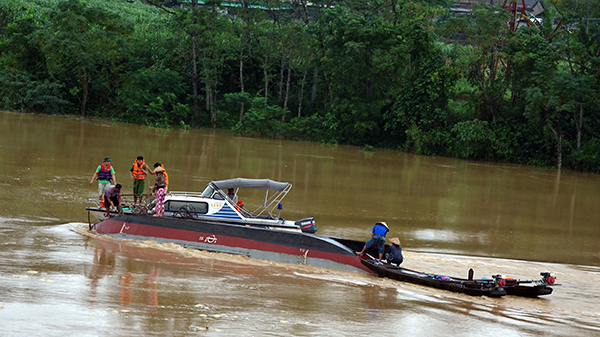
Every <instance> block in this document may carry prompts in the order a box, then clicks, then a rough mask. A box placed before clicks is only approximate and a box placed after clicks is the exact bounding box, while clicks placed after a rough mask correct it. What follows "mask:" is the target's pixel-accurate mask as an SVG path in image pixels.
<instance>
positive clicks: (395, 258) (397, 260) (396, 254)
mask: <svg viewBox="0 0 600 337" xmlns="http://www.w3.org/2000/svg"><path fill="white" fill-rule="evenodd" d="M390 242H391V243H392V245H391V246H390V249H388V252H387V253H386V254H385V259H386V260H387V262H389V263H393V264H396V265H398V266H399V265H400V264H401V263H402V262H403V261H404V257H403V256H402V247H401V246H400V239H398V238H391V239H390Z"/></svg>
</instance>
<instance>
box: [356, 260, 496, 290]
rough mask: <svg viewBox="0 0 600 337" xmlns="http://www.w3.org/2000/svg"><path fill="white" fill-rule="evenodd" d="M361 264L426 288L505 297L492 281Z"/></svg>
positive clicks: (389, 266)
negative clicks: (440, 276) (439, 275)
mask: <svg viewBox="0 0 600 337" xmlns="http://www.w3.org/2000/svg"><path fill="white" fill-rule="evenodd" d="M362 263H363V264H364V265H365V266H367V267H368V268H369V269H371V270H372V271H373V272H374V273H375V274H377V275H379V276H382V277H387V278H390V279H394V280H398V281H404V282H409V283H414V284H419V285H423V286H427V287H432V288H437V289H443V290H449V291H452V292H456V293H463V294H466V295H471V296H488V297H500V296H504V295H506V291H505V290H504V289H503V288H501V287H497V286H495V285H494V282H493V280H463V279H455V278H453V279H452V281H450V280H442V279H438V278H437V277H436V276H438V275H432V274H426V273H422V272H418V271H414V270H410V269H406V268H401V267H395V266H392V265H390V264H377V263H376V261H373V260H371V261H367V260H363V261H362Z"/></svg>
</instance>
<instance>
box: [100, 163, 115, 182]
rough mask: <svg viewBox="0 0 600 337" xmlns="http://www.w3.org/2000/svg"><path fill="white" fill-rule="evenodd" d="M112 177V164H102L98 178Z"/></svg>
mask: <svg viewBox="0 0 600 337" xmlns="http://www.w3.org/2000/svg"><path fill="white" fill-rule="evenodd" d="M111 178H112V174H110V164H108V165H107V166H104V164H100V172H98V180H108V181H110V179H111Z"/></svg>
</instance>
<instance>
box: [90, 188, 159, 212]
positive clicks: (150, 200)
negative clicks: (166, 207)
mask: <svg viewBox="0 0 600 337" xmlns="http://www.w3.org/2000/svg"><path fill="white" fill-rule="evenodd" d="M133 197H134V195H133V194H121V208H122V209H123V211H128V212H131V213H135V214H150V213H151V212H152V209H153V208H154V200H155V199H156V197H155V196H154V195H152V194H151V193H148V194H140V195H138V198H137V199H138V202H137V203H135V202H134V201H135V199H134V198H133ZM88 207H89V208H98V209H100V208H105V207H104V200H103V199H102V200H101V199H98V198H89V199H88Z"/></svg>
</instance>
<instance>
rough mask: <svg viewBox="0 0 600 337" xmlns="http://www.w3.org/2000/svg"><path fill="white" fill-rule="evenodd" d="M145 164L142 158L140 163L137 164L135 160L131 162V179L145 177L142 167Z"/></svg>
mask: <svg viewBox="0 0 600 337" xmlns="http://www.w3.org/2000/svg"><path fill="white" fill-rule="evenodd" d="M144 165H146V162H145V161H144V160H143V159H142V165H140V166H138V164H137V160H135V161H134V162H133V171H132V172H133V179H136V180H143V179H146V171H144V170H143V169H142V167H144Z"/></svg>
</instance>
